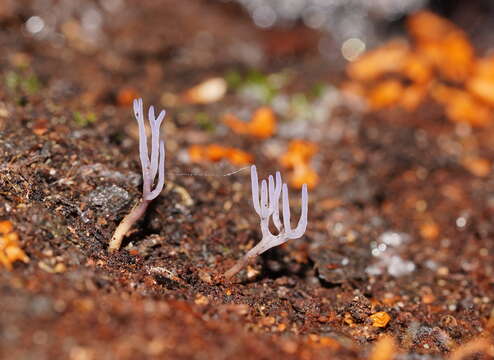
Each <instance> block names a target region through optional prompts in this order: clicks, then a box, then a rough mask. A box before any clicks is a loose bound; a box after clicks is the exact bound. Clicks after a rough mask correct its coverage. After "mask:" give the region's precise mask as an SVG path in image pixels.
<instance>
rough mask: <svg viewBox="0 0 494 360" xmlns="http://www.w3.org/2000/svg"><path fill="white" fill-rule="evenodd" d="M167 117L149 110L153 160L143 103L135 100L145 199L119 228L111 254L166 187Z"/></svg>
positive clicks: (112, 244)
mask: <svg viewBox="0 0 494 360" xmlns="http://www.w3.org/2000/svg"><path fill="white" fill-rule="evenodd" d="M165 114H166V112H165V110H162V111H161V112H160V113H159V115H158V117H157V118H156V117H155V114H154V107H153V106H150V107H149V111H148V120H149V125H150V127H151V157H149V154H148V144H147V136H146V128H145V124H144V109H143V105H142V99H140V98H139V99H134V115H135V118H136V120H137V123H138V124H139V157H140V159H141V167H142V180H143V185H142V199H141V201H140V202H139V204H138V205H137V206H135V207H134V208H133V209H132V210H131V212H130V213H129V214H128V215H127V216H125V218H124V219H123V220H122V222H121V223H120V225H118V227H117V229H116V230H115V233H114V234H113V236H112V239H111V241H110V245H109V250H110V251H116V250H118V249H120V245H121V244H122V240H123V238H124V236H125V234H126V233H127V232H128V231H129V230H130V228H131V227H132V225H133V224H134V223H135V222H136V221H137V220H139V218H141V217H142V215H144V213H145V212H146V209H147V207H148V205H149V203H150V202H151V201H152V200H153V199H154V198H156V197H157V196H158V195H159V194H160V192H161V190H163V185H164V184H165V142H164V140H161V139H160V127H161V122H162V121H163V119H164V118H165ZM156 174H158V181H157V183H156V186H155V188H154V189H153V190H152V189H151V187H152V186H153V183H154V181H155V178H156Z"/></svg>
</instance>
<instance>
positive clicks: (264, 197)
mask: <svg viewBox="0 0 494 360" xmlns="http://www.w3.org/2000/svg"><path fill="white" fill-rule="evenodd" d="M250 178H251V182H252V202H253V205H254V209H255V211H256V213H257V214H258V215H259V217H260V218H261V232H262V239H261V241H260V242H259V243H258V244H257V245H256V246H254V247H253V248H252V249H250V250H249V251H248V252H247V254H245V256H244V257H243V258H242V259H240V260H239V261H238V262H237V263H236V264H235V265H234V266H233V267H232V268H231V269H230V270H228V271H227V272H226V273H225V275H224V276H225V279H226V280H229V279H230V278H232V277H233V276H234V275H235V274H236V273H237V272H239V271H240V270H241V269H242V268H243V267H244V266H245V265H247V263H248V262H249V261H250V260H251V259H252V258H254V257H256V256H257V255H260V254H262V253H263V252H265V251H266V250H269V249H271V248H272V247H275V246H278V245H281V244H283V243H285V242H286V241H288V240H290V239H298V238H299V237H301V236H302V235H303V234H304V233H305V229H306V228H307V207H308V195H307V185H306V184H304V185H303V186H302V213H301V215H300V219H299V221H298V224H297V227H296V228H295V229H292V228H291V225H290V204H289V201H288V187H287V185H286V184H283V185H282V182H281V175H280V172H279V171H277V172H276V181H275V179H274V178H273V176H272V175H269V178H268V182H266V180H262V182H261V199H260V202H259V180H258V178H257V169H256V166H255V165H252V167H251V168H250ZM280 196H281V197H282V206H283V207H282V211H283V223H282V222H281V221H280V212H279V200H280ZM270 218H272V220H273V224H274V226H275V228H276V230H277V231H278V235H273V234H272V233H271V231H270V230H269V219H270Z"/></svg>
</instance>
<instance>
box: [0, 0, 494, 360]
mask: <svg viewBox="0 0 494 360" xmlns="http://www.w3.org/2000/svg"><path fill="white" fill-rule="evenodd" d="M55 3H56V4H57V6H56V7H55V5H54V4H55ZM75 3H77V2H74V3H73V4H72V2H64V1H61V2H57V1H53V2H50V1H48V2H45V3H43V2H36V1H33V2H29V1H27V2H24V4H23V5H22V6H21V5H20V4H19V3H18V2H15V1H6V2H4V3H3V5H0V27H1V29H2V30H1V31H0V44H1V48H2V50H3V51H2V53H1V55H0V69H1V74H0V75H1V77H2V83H1V85H0V220H9V221H11V222H12V223H13V224H14V226H15V231H16V232H17V233H18V234H19V236H20V242H21V248H22V249H23V250H24V251H25V252H26V254H27V255H28V257H29V258H30V261H29V263H23V262H20V261H18V262H16V263H15V264H14V269H13V271H11V272H9V271H7V270H4V269H0V358H4V359H58V358H63V359H67V358H69V359H113V358H117V359H141V358H167V359H232V358H242V359H250V358H252V359H266V358H271V359H278V358H284V359H292V358H293V359H366V358H368V357H369V356H371V355H370V354H371V352H372V349H373V347H374V344H375V343H376V342H378V341H380V340H379V339H382V338H383V336H385V335H389V336H392V337H393V338H394V341H395V343H396V344H397V347H396V348H392V349H388V352H389V354H387V353H386V352H383V353H382V354H381V355H380V356H381V357H379V356H378V355H375V354H374V355H373V356H378V357H373V359H391V358H393V356H394V358H396V359H443V358H447V357H448V356H449V355H448V354H450V353H452V352H454V351H455V349H456V348H457V347H458V346H459V345H461V344H465V343H468V342H469V341H471V340H473V339H478V338H479V337H480V336H483V337H485V338H486V339H490V341H492V339H493V337H492V332H491V331H492V328H494V312H493V302H494V265H493V264H494V241H493V239H494V223H493V221H492V219H493V216H494V176H493V173H492V171H490V172H488V173H487V174H485V175H483V176H479V173H478V172H475V171H469V170H468V168H467V167H465V166H464V165H463V163H462V161H463V159H464V158H465V157H466V156H475V157H478V158H482V159H491V160H494V142H493V141H492V139H493V136H494V128H492V127H491V128H487V129H481V130H477V129H470V128H468V127H462V126H456V125H455V124H452V123H450V122H448V121H447V119H446V118H445V116H444V113H443V112H442V110H441V109H439V108H438V107H437V105H434V104H433V103H432V102H426V103H425V104H423V105H422V106H421V108H420V109H419V110H418V111H416V112H413V113H406V112H403V111H400V110H390V111H382V112H376V113H370V114H365V115H364V114H362V113H361V112H359V111H358V109H357V105H356V104H351V103H348V102H345V101H342V100H341V99H339V98H338V97H337V94H338V91H337V89H336V87H334V86H337V85H338V83H339V81H341V79H342V78H343V77H344V72H343V68H342V67H341V66H339V65H338V64H335V65H334V66H331V64H330V63H329V62H328V60H327V59H323V58H322V57H321V56H320V55H319V54H318V50H317V46H318V39H319V38H320V37H321V34H318V33H317V32H315V31H312V30H308V29H306V28H302V27H301V26H296V27H292V28H287V29H278V30H270V31H267V30H261V29H258V28H256V27H255V26H254V25H253V24H252V22H251V20H250V19H249V18H248V16H246V15H245V14H244V13H243V12H242V10H241V9H240V8H238V7H236V6H234V5H232V4H230V3H223V2H212V1H172V0H166V1H161V2H157V1H151V0H146V1H139V2H131V1H127V2H125V3H124V5H121V6H120V7H118V8H112V7H110V5H108V6H107V7H106V8H105V7H104V6H103V5H101V4H103V3H105V4H120V2H118V1H117V2H111V1H108V2H97V1H87V2H84V5H81V4H79V5H74V4H75ZM40 4H44V5H40ZM70 4H72V5H70ZM88 7H89V8H91V7H92V8H91V9H93V10H94V9H96V10H95V11H98V12H99V14H103V15H104V17H103V19H104V20H102V23H100V28H98V29H99V30H98V31H99V32H96V33H94V32H93V33H91V32H89V34H90V35H91V34H92V35H94V36H93V37H91V36H89V35H87V34H86V33H84V31H86V30H84V29H85V28H83V27H82V25H81V24H84V14H85V13H84V11H87V9H88ZM55 8H56V9H58V10H60V9H62V8H63V11H62V10H60V11H59V12H60V13H59V14H58V15H57V17H54V18H56V19H57V21H56V22H53V23H48V22H47V23H46V24H45V26H48V25H49V26H51V27H50V30H49V31H47V32H46V34H45V35H43V36H41V35H40V36H37V35H32V34H30V33H29V32H28V31H27V30H26V28H25V23H26V20H27V19H29V18H30V17H31V16H33V15H39V16H40V17H42V18H43V17H44V18H45V19H48V18H50V14H51V12H52V11H55V10H53V9H55ZM58 10H57V11H58ZM97 19H99V18H97ZM144 19H145V20H144ZM89 29H92V28H91V27H90V26H89ZM491 29H492V26H491ZM467 30H468V29H467ZM485 32H486V33H487V32H488V31H485ZM480 38H481V39H482V36H480ZM479 41H480V43H476V44H475V45H476V46H478V47H479V48H481V47H482V46H484V45H485V44H482V42H481V40H479ZM250 69H255V70H256V71H259V72H261V73H263V74H271V73H280V72H289V73H290V83H289V85H287V86H285V87H284V88H283V89H282V90H280V91H281V92H284V93H286V94H296V93H306V94H308V93H310V92H311V89H313V87H314V86H315V85H316V84H319V83H320V82H323V83H324V84H326V86H329V87H330V89H332V90H330V94H333V95H334V94H336V95H335V96H336V98H337V100H335V101H336V105H335V104H333V105H331V112H330V113H329V114H328V115H327V116H326V117H324V118H323V119H322V121H311V120H306V122H305V123H304V122H302V123H301V122H300V121H299V122H293V121H292V119H290V116H288V115H283V114H279V121H280V127H279V132H278V134H277V135H276V136H275V137H273V138H271V139H268V140H255V139H251V138H248V137H244V136H240V135H232V133H231V132H230V131H229V130H228V129H227V128H226V127H224V126H223V125H222V124H221V122H220V121H219V119H220V117H221V115H222V114H224V113H225V112H227V111H228V112H234V113H245V112H247V113H249V112H252V111H253V110H255V108H256V105H255V103H253V102H252V101H250V100H249V101H247V100H245V98H242V97H241V96H240V95H239V92H236V91H233V90H232V88H230V89H229V91H228V92H227V94H226V96H225V97H224V98H223V99H221V100H220V101H219V102H216V103H212V104H207V105H200V104H199V105H198V104H186V103H184V102H183V101H181V100H180V94H182V93H183V92H184V91H185V90H187V89H189V88H191V87H192V86H194V85H196V84H197V83H199V82H201V81H203V80H206V79H208V78H211V77H216V76H220V77H225V76H227V74H229V73H232V71H233V72H235V73H236V74H247V73H248V72H249V71H250ZM332 86H333V87H332ZM331 91H332V92H331ZM134 94H135V95H138V96H141V97H143V99H144V103H145V106H148V105H150V104H155V105H156V106H157V107H158V108H160V109H161V108H163V107H166V109H167V117H166V119H165V123H166V125H165V132H166V141H167V144H166V147H167V155H166V182H167V183H166V189H165V190H164V191H163V192H162V194H161V195H160V196H159V197H158V198H157V199H155V200H154V201H153V202H152V205H151V206H150V208H149V209H148V211H147V214H146V217H145V219H143V220H142V221H140V222H139V223H138V224H136V226H134V227H133V230H132V231H131V233H130V234H129V235H128V236H127V237H126V238H125V241H124V244H123V248H122V249H121V250H120V251H119V252H117V253H115V254H109V253H108V251H107V246H108V241H109V239H110V238H111V236H112V233H113V231H114V230H115V228H116V226H117V225H118V223H119V221H120V220H121V219H122V218H123V217H124V216H125V215H126V214H127V213H128V211H129V210H130V209H131V208H132V206H133V205H134V204H136V203H137V202H138V201H139V199H140V196H141V181H142V180H141V175H140V171H141V169H140V163H139V157H138V151H137V143H138V139H137V124H136V122H135V120H134V119H133V117H132V113H131V106H130V102H129V101H127V100H126V99H127V98H129V97H132V96H133V95H134ZM307 96H308V97H309V95H307ZM177 99H178V100H177ZM338 99H339V100H338ZM311 104H314V103H311ZM325 104H326V105H322V106H327V107H329V105H327V103H325ZM257 105H258V104H257ZM314 106H315V105H314ZM319 106H321V105H319ZM198 114H201V116H202V117H201V118H204V116H203V115H204V114H206V116H207V119H209V120H208V121H209V122H210V123H208V124H207V125H208V126H204V123H202V124H199V123H198V120H197V119H198V116H197V115H198ZM294 137H296V138H305V139H307V140H311V141H313V142H315V143H316V144H317V145H318V148H319V151H318V153H317V155H316V157H315V159H314V166H315V168H316V170H317V172H318V174H319V176H320V178H321V179H320V183H319V184H318V185H317V186H316V187H315V188H314V189H312V190H311V191H310V193H309V201H310V204H309V226H308V229H307V231H306V234H305V235H304V236H303V237H302V238H301V239H298V240H292V241H290V242H288V243H286V244H284V245H283V246H280V247H278V248H274V249H272V250H270V251H268V252H266V253H265V254H263V255H262V256H261V257H260V258H258V259H257V260H256V261H255V262H253V263H252V264H251V265H250V266H249V267H248V268H247V269H244V270H242V271H241V272H240V273H239V274H238V275H237V276H236V277H235V278H234V281H233V282H231V283H227V282H225V281H224V280H223V279H222V274H223V273H224V271H226V270H227V269H228V268H229V267H231V266H232V265H233V264H234V263H235V262H236V260H238V259H240V258H241V257H242V256H243V255H244V254H245V252H246V251H247V250H248V249H249V248H250V247H252V246H253V245H254V244H255V243H256V242H257V241H258V240H259V239H260V229H259V226H258V224H259V218H258V216H257V214H256V213H255V212H254V211H253V209H252V206H251V200H250V199H251V197H250V196H251V195H250V177H249V171H248V170H247V169H240V167H234V166H232V165H229V164H227V163H220V164H210V163H204V164H200V165H197V164H192V163H190V162H188V161H187V156H186V149H187V147H188V146H189V145H192V144H196V143H204V144H209V143H221V144H225V145H228V146H232V147H237V148H241V149H243V150H245V151H248V152H250V153H251V154H253V156H254V157H255V163H256V165H257V168H258V171H259V173H260V177H262V178H264V177H267V175H268V174H272V173H274V172H275V171H276V170H278V169H280V165H279V162H278V160H277V158H278V155H279V154H280V151H281V150H283V151H284V149H286V147H287V145H288V143H289V141H290V139H292V138H294ZM280 149H281V150H280ZM239 169H240V171H236V170H239ZM231 173H233V174H231ZM226 174H228V176H224V175H226ZM283 175H284V176H288V175H287V174H285V173H283ZM291 199H292V204H291V205H292V209H294V214H293V215H292V217H293V218H294V219H297V218H298V214H299V211H298V210H296V209H298V208H299V205H300V200H299V199H300V194H299V192H298V191H297V190H293V191H292V193H291ZM292 221H293V220H292ZM378 312H385V313H387V314H388V315H389V317H390V321H389V323H387V324H386V325H385V326H382V327H379V326H374V325H376V324H375V323H374V322H373V320H372V319H373V318H372V317H371V315H373V314H375V313H378ZM386 356H388V357H386ZM482 356H483V357H482ZM465 358H467V357H465ZM470 358H473V357H469V359H470ZM476 358H485V359H488V358H490V357H488V355H487V354H484V355H481V354H477V357H476Z"/></svg>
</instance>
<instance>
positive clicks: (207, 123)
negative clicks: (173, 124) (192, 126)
mask: <svg viewBox="0 0 494 360" xmlns="http://www.w3.org/2000/svg"><path fill="white" fill-rule="evenodd" d="M195 118H196V122H197V125H198V126H199V127H200V128H201V129H202V130H205V131H214V130H215V129H216V126H215V124H214V123H213V121H212V120H211V118H210V117H209V115H208V114H207V113H205V112H200V113H197V114H196V115H195Z"/></svg>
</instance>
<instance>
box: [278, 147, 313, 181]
mask: <svg viewBox="0 0 494 360" xmlns="http://www.w3.org/2000/svg"><path fill="white" fill-rule="evenodd" d="M316 152H317V146H316V145H315V144H314V143H311V142H308V141H303V140H293V141H291V142H290V145H288V151H287V152H286V153H285V154H283V155H282V156H281V158H280V163H281V165H282V166H283V167H285V168H287V169H291V170H293V173H292V174H291V175H290V178H289V179H290V186H292V187H294V188H296V189H300V188H302V185H303V184H307V187H308V188H309V189H312V188H314V187H315V186H316V185H317V184H318V183H319V175H317V173H316V171H315V170H314V169H312V168H311V166H310V160H311V158H312V157H313V156H314V154H315V153H316Z"/></svg>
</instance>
